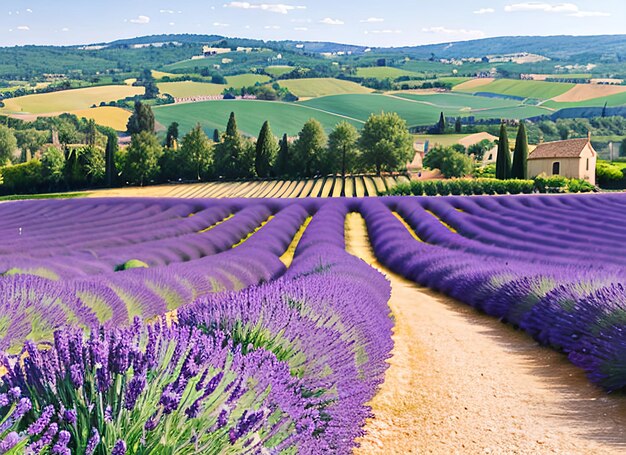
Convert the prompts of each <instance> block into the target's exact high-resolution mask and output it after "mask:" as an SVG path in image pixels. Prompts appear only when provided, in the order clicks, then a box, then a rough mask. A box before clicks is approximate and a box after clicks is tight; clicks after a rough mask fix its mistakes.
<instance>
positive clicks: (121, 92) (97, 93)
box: [0, 85, 145, 114]
mask: <svg viewBox="0 0 626 455" xmlns="http://www.w3.org/2000/svg"><path fill="white" fill-rule="evenodd" d="M144 90H145V89H144V88H143V87H130V86H127V85H104V86H101V87H90V88H81V89H75V90H64V91H62V92H53V93H41V94H37V95H28V96H22V97H18V98H11V99H7V100H5V101H4V104H5V107H4V108H3V109H0V112H12V113H30V114H46V113H52V112H68V111H75V110H79V109H88V108H90V107H91V106H92V105H94V104H95V105H99V104H100V103H101V102H103V101H104V102H109V101H117V100H119V99H122V98H126V97H128V96H135V95H143V93H144Z"/></svg>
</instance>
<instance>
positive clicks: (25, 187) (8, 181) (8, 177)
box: [0, 160, 43, 194]
mask: <svg viewBox="0 0 626 455" xmlns="http://www.w3.org/2000/svg"><path fill="white" fill-rule="evenodd" d="M0 174H1V175H2V177H1V180H2V187H1V188H2V192H3V193H5V194H10V193H37V192H38V191H40V190H41V186H42V180H43V178H42V165H41V162H40V161H39V160H31V161H29V162H28V163H23V164H16V165H15V166H6V167H3V168H0Z"/></svg>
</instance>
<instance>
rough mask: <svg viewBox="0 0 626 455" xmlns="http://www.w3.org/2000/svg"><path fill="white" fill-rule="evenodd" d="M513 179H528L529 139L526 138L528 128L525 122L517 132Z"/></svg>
mask: <svg viewBox="0 0 626 455" xmlns="http://www.w3.org/2000/svg"><path fill="white" fill-rule="evenodd" d="M511 177H512V178H514V179H522V180H525V179H527V178H528V137H527V136H526V126H525V125H524V122H520V124H519V130H517V139H516V140H515V152H514V153H513V166H512V168H511Z"/></svg>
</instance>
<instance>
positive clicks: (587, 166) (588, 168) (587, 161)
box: [587, 158, 589, 170]
mask: <svg viewBox="0 0 626 455" xmlns="http://www.w3.org/2000/svg"><path fill="white" fill-rule="evenodd" d="M587 170H589V158H587Z"/></svg>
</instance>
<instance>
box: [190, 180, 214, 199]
mask: <svg viewBox="0 0 626 455" xmlns="http://www.w3.org/2000/svg"><path fill="white" fill-rule="evenodd" d="M209 185H210V184H209V183H203V184H194V188H195V190H194V191H192V192H189V193H187V194H186V195H185V197H187V198H195V197H200V196H201V195H202V194H204V193H205V192H206V191H207V187H208V186H209Z"/></svg>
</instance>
